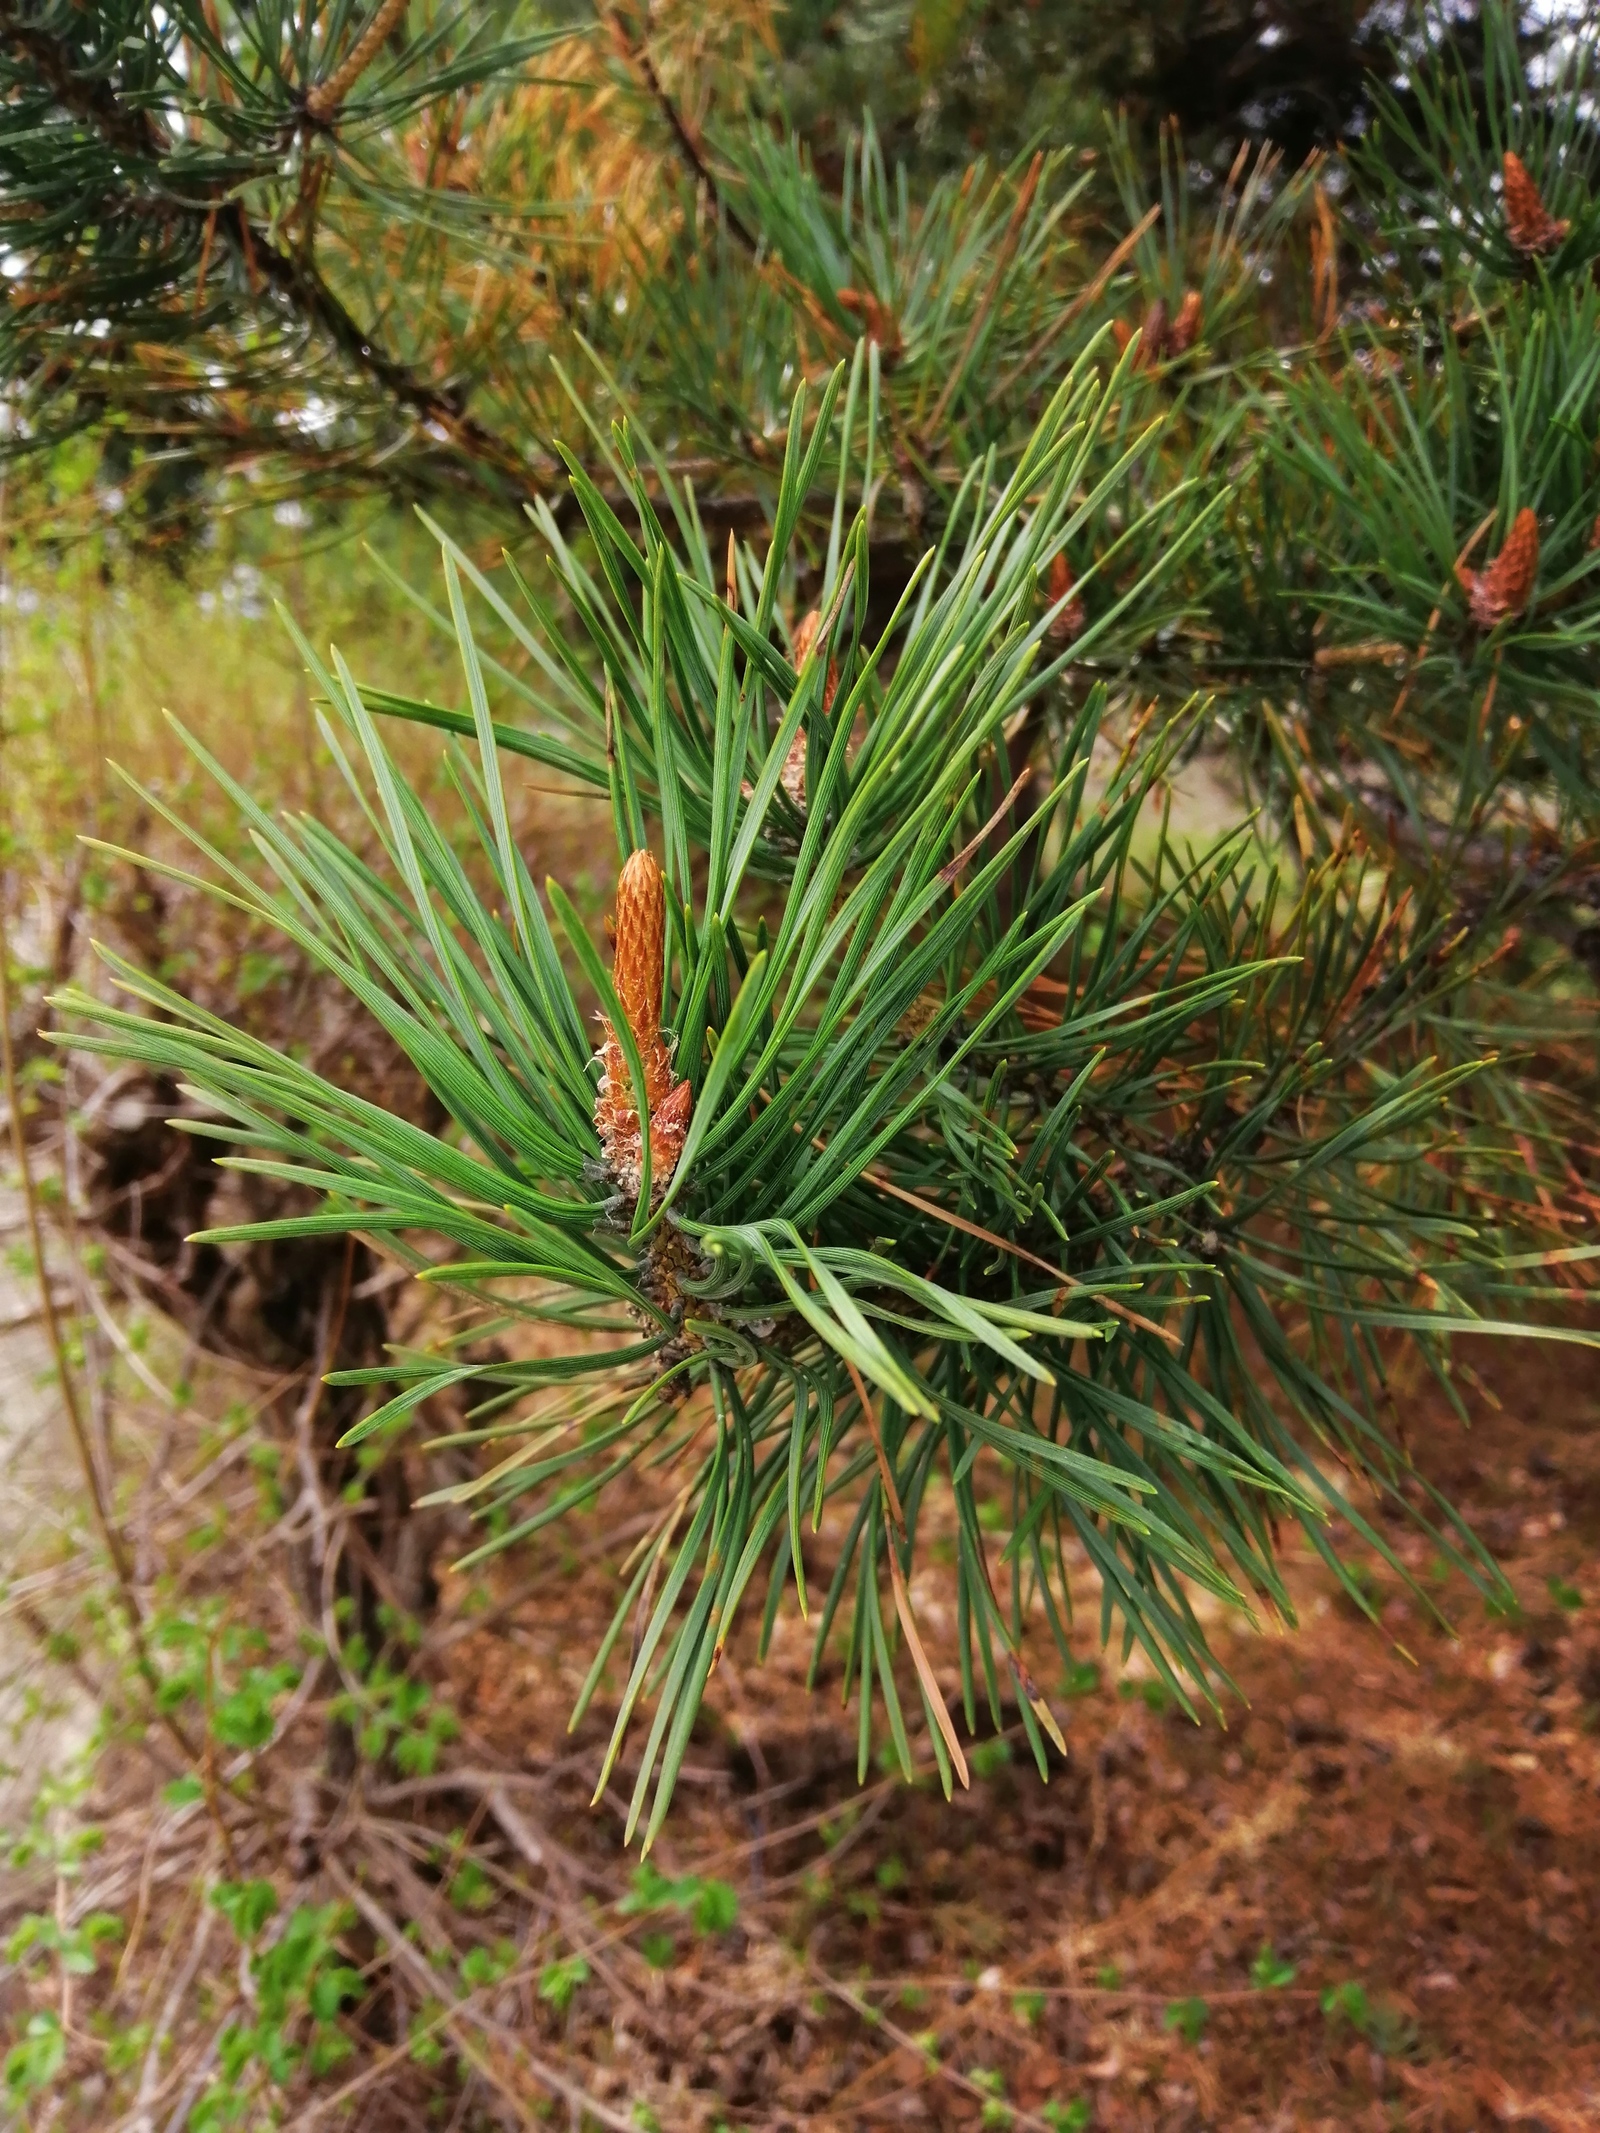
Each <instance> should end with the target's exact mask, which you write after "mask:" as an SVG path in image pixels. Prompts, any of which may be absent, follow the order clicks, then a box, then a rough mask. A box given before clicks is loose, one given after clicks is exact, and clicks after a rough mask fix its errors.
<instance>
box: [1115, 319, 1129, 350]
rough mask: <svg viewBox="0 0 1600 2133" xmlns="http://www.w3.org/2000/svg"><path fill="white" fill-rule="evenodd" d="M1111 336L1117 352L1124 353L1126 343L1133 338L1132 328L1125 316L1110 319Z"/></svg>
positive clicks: (1126, 348) (1126, 346) (1126, 347)
mask: <svg viewBox="0 0 1600 2133" xmlns="http://www.w3.org/2000/svg"><path fill="white" fill-rule="evenodd" d="M1111 338H1112V339H1113V340H1114V341H1115V342H1116V344H1117V354H1118V355H1126V354H1127V352H1128V343H1129V342H1130V341H1131V340H1132V339H1133V328H1132V327H1131V326H1130V325H1129V324H1128V322H1127V320H1126V319H1125V318H1114V319H1113V320H1112V321H1111Z"/></svg>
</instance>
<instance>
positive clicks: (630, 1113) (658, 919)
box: [594, 852, 693, 1198]
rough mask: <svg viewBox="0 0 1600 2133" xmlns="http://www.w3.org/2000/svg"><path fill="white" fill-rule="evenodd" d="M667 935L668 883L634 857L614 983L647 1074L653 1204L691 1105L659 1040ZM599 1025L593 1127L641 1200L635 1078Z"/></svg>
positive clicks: (610, 1032)
mask: <svg viewBox="0 0 1600 2133" xmlns="http://www.w3.org/2000/svg"><path fill="white" fill-rule="evenodd" d="M666 934H667V889H666V882H665V879H664V878H663V876H662V872H661V869H660V867H659V866H657V864H656V862H655V860H654V858H653V857H652V856H651V854H650V853H649V852H634V853H633V854H632V855H631V856H630V858H629V860H628V862H627V864H626V866H624V868H623V869H622V873H621V876H620V877H619V879H618V882H617V916H616V923H615V927H614V929H613V936H612V937H613V939H614V940H615V942H616V953H615V957H614V959H613V962H612V970H611V979H612V983H613V984H614V985H615V987H616V991H617V999H618V1000H619V1002H620V1003H621V1006H622V1011H623V1013H624V1015H626V1017H627V1019H628V1028H629V1031H630V1032H631V1034H632V1037H633V1041H634V1044H635V1045H636V1046H637V1048H638V1052H639V1063H640V1065H641V1066H642V1067H643V1069H644V1096H645V1108H646V1113H647V1115H648V1117H649V1120H650V1177H651V1190H652V1196H653V1195H654V1194H656V1193H659V1192H660V1191H661V1190H662V1189H663V1188H664V1187H665V1185H666V1182H667V1180H668V1179H669V1178H670V1177H671V1175H672V1173H673V1170H674V1169H675V1168H676V1166H677V1161H678V1156H679V1154H680V1153H681V1151H682V1148H683V1141H684V1135H685V1134H686V1133H687V1132H688V1129H689V1114H690V1110H691V1108H692V1104H693V1098H692V1095H691V1092H690V1088H689V1084H688V1083H687V1082H686V1081H678V1080H676V1079H675V1078H674V1076H673V1072H672V1044H671V1040H670V1039H668V1038H666V1037H664V1036H663V1035H662V1033H661V981H662V965H663V957H664V954H665V949H666ZM601 1022H602V1027H603V1029H604V1031H605V1036H604V1040H603V1041H602V1043H601V1046H600V1063H601V1067H602V1069H603V1071H602V1073H601V1076H600V1087H599V1090H598V1092H597V1093H596V1096H595V1106H594V1122H595V1126H596V1129H597V1130H598V1132H599V1135H600V1146H601V1150H602V1152H603V1154H604V1156H605V1161H606V1167H607V1169H609V1170H610V1171H611V1173H612V1175H613V1176H614V1177H615V1178H616V1180H617V1183H618V1184H619V1185H620V1186H621V1188H622V1190H623V1192H624V1193H626V1194H629V1195H630V1196H632V1197H634V1198H637V1197H638V1193H639V1188H640V1186H641V1184H642V1183H643V1135H642V1133H641V1132H640V1127H639V1111H638V1106H637V1103H636V1101H635V1096H634V1087H633V1076H632V1074H631V1073H630V1072H629V1070H628V1060H627V1055H626V1053H625V1052H624V1051H623V1048H622V1045H621V1044H620V1043H619V1042H618V1039H617V1033H616V1031H615V1030H614V1029H613V1028H612V1027H611V1025H610V1023H609V1022H606V1021H605V1019H604V1017H602V1018H601Z"/></svg>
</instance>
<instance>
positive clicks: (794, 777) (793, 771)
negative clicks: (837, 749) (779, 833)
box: [779, 608, 839, 814]
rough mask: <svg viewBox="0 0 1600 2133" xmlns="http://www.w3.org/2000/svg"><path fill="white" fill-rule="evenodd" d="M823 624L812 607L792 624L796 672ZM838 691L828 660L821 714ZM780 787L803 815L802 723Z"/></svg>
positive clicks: (834, 664) (834, 671)
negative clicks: (793, 627) (808, 612)
mask: <svg viewBox="0 0 1600 2133" xmlns="http://www.w3.org/2000/svg"><path fill="white" fill-rule="evenodd" d="M821 627H822V615H821V613H820V611H819V610H818V609H817V608H813V609H812V610H811V612H810V614H809V615H802V616H801V618H800V620H799V622H797V623H796V625H795V632H794V665H795V672H796V673H798V672H799V671H800V669H801V668H802V667H803V666H804V665H805V663H806V661H807V659H808V658H809V657H810V656H811V647H812V646H813V645H814V644H815V643H816V641H817V632H818V630H819V629H821ZM838 693H839V662H838V660H837V659H831V658H830V659H829V661H828V671H827V673H826V674H825V675H824V676H823V681H822V709H823V712H824V714H826V713H827V712H829V711H831V710H832V709H833V699H834V698H835V697H836V696H837V695H838ZM779 775H780V778H781V780H782V784H783V789H784V791H785V792H786V793H787V794H788V795H789V798H790V799H791V800H792V801H793V802H794V804H795V806H796V807H798V808H799V809H800V811H801V813H802V814H804V812H805V805H806V729H805V727H804V726H801V727H800V728H799V730H798V731H797V732H796V734H795V737H794V739H793V740H792V741H791V742H790V743H789V753H788V754H787V755H786V756H785V757H784V759H783V769H782V771H781V772H780V774H779Z"/></svg>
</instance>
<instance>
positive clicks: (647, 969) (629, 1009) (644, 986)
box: [612, 852, 667, 1048]
mask: <svg viewBox="0 0 1600 2133" xmlns="http://www.w3.org/2000/svg"><path fill="white" fill-rule="evenodd" d="M666 939H667V885H666V881H665V879H664V878H663V876H662V872H661V869H660V867H658V866H657V865H656V862H655V859H654V857H653V856H652V855H651V854H650V853H649V852H634V853H632V854H630V856H629V859H628V863H627V865H626V866H625V867H624V868H623V870H622V873H621V876H620V877H619V879H618V881H617V933H616V940H617V952H616V957H615V960H614V962H613V964H612V982H613V984H615V986H616V988H617V998H618V999H619V1000H620V1001H621V1002H622V1012H623V1013H624V1014H625V1015H626V1016H627V1018H628V1027H629V1029H631V1030H632V1031H633V1036H634V1042H635V1043H636V1044H638V1045H639V1046H640V1047H641V1048H642V1047H643V1046H644V1045H645V1044H647V1043H648V1042H649V1040H650V1039H651V1038H652V1037H653V1036H654V1035H655V1034H656V1032H657V1030H658V1029H659V1028H660V1027H661V966H662V957H663V952H664V950H665V947H666Z"/></svg>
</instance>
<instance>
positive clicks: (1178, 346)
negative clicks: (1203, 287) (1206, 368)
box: [1167, 289, 1205, 356]
mask: <svg viewBox="0 0 1600 2133" xmlns="http://www.w3.org/2000/svg"><path fill="white" fill-rule="evenodd" d="M1204 316H1205V314H1204V310H1203V308H1202V306H1201V302H1200V291H1199V290H1198V289H1186V290H1185V291H1184V297H1183V302H1182V303H1181V304H1180V305H1179V306H1178V315H1177V317H1176V318H1175V319H1174V320H1173V322H1172V331H1171V332H1170V333H1169V334H1168V335H1167V353H1168V354H1169V355H1175V356H1181V355H1187V354H1188V353H1189V350H1190V349H1191V348H1192V347H1193V346H1194V344H1195V342H1196V341H1197V340H1199V338H1200V328H1201V325H1202V323H1203V322H1204Z"/></svg>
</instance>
